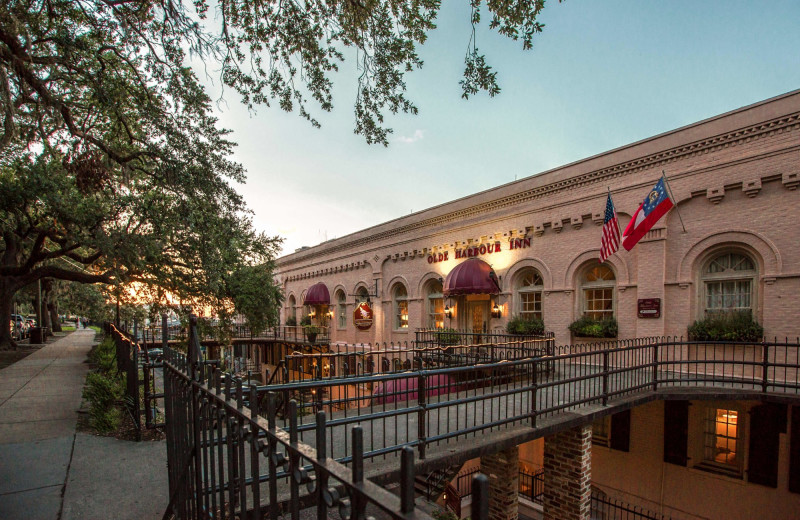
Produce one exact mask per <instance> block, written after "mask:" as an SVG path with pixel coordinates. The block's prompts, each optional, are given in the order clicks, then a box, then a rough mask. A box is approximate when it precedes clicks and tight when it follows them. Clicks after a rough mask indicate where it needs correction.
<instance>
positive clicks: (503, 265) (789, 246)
mask: <svg viewBox="0 0 800 520" xmlns="http://www.w3.org/2000/svg"><path fill="white" fill-rule="evenodd" d="M662 171H664V172H665V173H666V174H667V176H668V177H669V180H670V185H671V187H672V192H673V194H674V197H675V200H676V204H677V209H678V210H679V211H680V214H681V216H682V217H683V222H684V223H685V225H686V231H685V232H684V230H683V227H682V225H681V222H680V219H679V217H678V213H677V211H676V210H675V209H673V210H671V211H670V212H669V213H668V214H667V215H666V216H665V217H664V218H662V219H661V221H660V222H658V224H656V226H655V228H654V229H653V230H651V231H650V232H649V233H648V234H647V236H646V237H645V238H644V239H643V240H642V241H641V242H640V243H639V244H638V245H637V246H636V247H635V248H634V249H633V250H632V251H630V252H627V251H625V250H622V249H621V250H620V251H619V252H618V253H617V254H614V255H612V256H611V258H610V259H609V260H608V264H609V265H610V267H611V269H612V270H613V271H614V275H615V277H616V280H615V282H614V284H615V286H614V314H615V316H616V318H617V321H618V322H619V337H620V338H633V337H644V336H652V335H675V336H681V335H683V336H685V335H686V331H687V327H688V326H689V325H690V324H691V323H692V322H693V321H694V320H696V319H698V318H700V317H702V316H703V314H704V307H703V305H704V304H703V301H704V297H703V287H704V286H703V283H702V282H701V280H700V273H701V270H702V269H703V268H704V266H705V265H707V264H708V262H709V260H710V258H711V255H713V254H714V253H719V252H724V251H728V250H735V251H738V252H741V253H743V254H746V255H747V256H749V257H750V258H751V259H752V261H753V262H754V263H755V264H756V274H755V275H754V277H753V283H754V288H753V303H752V310H753V312H754V315H755V316H756V318H757V319H758V321H760V322H761V323H762V325H763V326H764V328H765V332H766V334H767V335H768V336H779V337H782V336H796V335H797V328H796V325H795V323H794V321H795V320H794V319H793V318H794V317H795V316H796V312H797V311H796V309H797V308H798V307H800V240H798V227H797V222H798V221H799V220H800V204H798V202H800V190H798V189H797V187H798V185H800V91H795V92H792V93H789V94H786V95H783V96H779V97H777V98H773V99H770V100H767V101H764V102H761V103H758V104H755V105H752V106H749V107H745V108H742V109H739V110H736V111H733V112H730V113H727V114H723V115H720V116H717V117H714V118H711V119H708V120H705V121H701V122H698V123H695V124H693V125H689V126H687V127H684V128H680V129H677V130H674V131H672V132H667V133H665V134H662V135H659V136H655V137H652V138H649V139H646V140H643V141H640V142H638V143H634V144H631V145H628V146H625V147H622V148H619V149H616V150H612V151H609V152H606V153H603V154H599V155H597V156H594V157H591V158H588V159H585V160H582V161H578V162H576V163H573V164H570V165H567V166H564V167H561V168H557V169H555V170H551V171H548V172H544V173H541V174H539V175H535V176H532V177H528V178H526V179H522V180H519V181H516V182H513V183H509V184H506V185H503V186H500V187H498V188H494V189H491V190H487V191H485V192H481V193H477V194H475V195H472V196H469V197H465V198H462V199H459V200H456V201H452V202H449V203H446V204H442V205H440V206H437V207H434V208H430V209H427V210H424V211H421V212H418V213H414V214H412V215H409V216H406V217H402V218H399V219H396V220H393V221H390V222H387V223H384V224H380V225H377V226H374V227H371V228H368V229H365V230H363V231H359V232H357V233H353V234H351V235H348V236H345V237H342V238H338V239H335V240H331V241H328V242H325V243H323V244H320V245H318V246H315V247H312V248H308V249H304V250H301V251H298V252H295V253H293V254H289V255H287V256H284V257H282V258H280V259H279V260H278V261H277V266H278V268H277V273H278V278H279V280H280V283H281V284H282V285H283V289H284V293H285V296H286V301H287V302H288V301H290V297H291V298H293V299H294V301H295V307H294V308H292V309H290V308H288V306H286V305H287V304H285V307H284V309H283V310H282V316H281V319H282V322H283V320H285V318H286V316H287V315H291V314H295V315H296V316H297V318H298V320H299V318H300V316H301V314H302V313H303V312H304V311H303V309H302V302H303V294H304V292H305V291H306V290H307V289H308V288H309V287H310V286H311V285H313V284H315V283H317V282H323V283H325V284H326V285H327V287H328V289H329V291H330V294H331V303H332V307H333V310H334V313H335V316H334V318H333V319H332V327H331V339H332V341H334V342H346V343H365V342H370V343H374V342H381V343H383V342H390V341H392V342H401V343H402V342H411V341H413V340H414V330H415V329H416V328H418V327H425V326H427V325H428V318H427V311H428V310H427V305H428V300H427V294H428V289H429V287H430V286H431V284H435V283H436V281H437V279H440V278H444V277H446V276H447V274H448V273H449V272H450V270H452V269H453V268H454V267H455V266H456V265H458V264H459V263H460V262H463V261H464V260H462V259H460V258H456V251H457V250H464V249H465V248H472V247H476V246H477V247H480V246H481V245H487V246H489V245H495V244H497V243H499V244H500V246H501V251H500V252H493V253H491V254H484V255H481V256H480V258H482V259H483V260H485V261H486V262H488V263H490V264H491V265H492V267H493V268H494V270H495V272H496V273H497V275H498V277H499V282H500V288H501V293H500V294H499V295H497V296H492V297H490V298H489V297H487V299H486V300H485V301H474V300H470V299H468V298H466V297H463V296H462V297H459V298H452V299H450V300H447V303H448V305H449V306H450V307H451V308H453V309H454V315H453V317H452V319H448V320H445V326H446V327H453V328H458V329H466V328H470V327H471V325H472V324H471V319H472V317H473V314H472V313H473V312H481V311H480V310H479V309H478V310H475V309H476V308H477V307H481V306H483V311H482V312H483V313H484V323H485V327H486V328H487V329H496V328H504V327H505V324H506V323H507V321H508V320H509V318H511V317H512V316H513V315H515V314H517V313H519V308H518V304H517V303H516V301H515V298H516V296H515V291H516V289H515V284H516V283H517V281H518V279H519V278H520V275H521V273H523V270H524V269H526V268H533V269H536V270H537V271H538V272H539V273H540V274H541V278H542V287H541V295H542V309H543V317H544V322H545V326H546V328H547V330H549V331H552V332H554V333H555V336H556V343H557V344H567V343H570V342H572V341H573V340H574V338H572V337H571V335H570V332H569V330H568V328H567V327H568V325H569V324H570V323H571V322H572V321H574V320H576V319H577V318H579V317H580V316H581V313H582V299H583V291H582V290H581V283H582V277H583V276H584V274H585V272H586V270H587V268H590V267H591V266H594V265H597V258H598V254H599V249H600V237H601V226H602V212H603V211H604V208H605V200H606V195H607V190H608V189H610V191H611V194H612V196H613V198H614V204H615V206H616V208H617V211H618V214H619V220H620V225H621V227H622V228H623V229H624V227H625V225H626V224H627V223H628V221H629V220H630V216H631V214H632V213H633V212H634V211H635V210H636V208H637V207H638V206H639V204H640V203H641V201H642V200H643V199H644V197H645V195H646V194H647V193H648V190H650V189H651V188H652V187H653V185H654V184H655V183H656V182H657V180H658V179H659V177H660V176H661V174H662ZM421 189H424V187H421ZM379 195H380V194H379ZM387 196H388V194H387ZM517 239H522V240H525V239H528V240H529V241H530V242H529V243H530V245H529V246H527V247H523V248H513V249H512V247H511V245H512V243H513V241H514V240H517ZM445 256H446V259H444V257H445ZM434 258H435V260H436V261H433V260H434ZM440 259H441V260H442V261H438V260H440ZM400 285H402V286H403V287H404V288H405V290H406V292H407V295H408V296H407V298H408V299H407V301H408V326H407V327H405V328H397V327H396V326H395V316H394V314H395V307H394V305H393V299H392V294H393V289H394V288H395V287H398V286H400ZM360 288H365V289H367V290H368V292H369V293H370V294H371V300H372V307H373V310H374V314H375V322H374V324H373V326H372V327H371V328H370V329H369V330H367V331H358V330H356V328H355V327H354V326H353V316H352V313H353V310H354V308H355V304H356V299H355V294H356V292H357V291H358V290H359V289H360ZM339 294H343V295H344V297H345V303H346V306H345V308H346V324H345V326H344V327H339V319H338V318H339V316H338V314H339V308H338V306H336V302H337V295H339ZM640 298H660V299H661V309H662V316H661V318H658V319H642V318H637V300H638V299H640ZM495 304H497V305H498V306H499V307H500V308H501V309H502V316H501V317H500V318H492V317H491V316H487V315H486V314H487V310H488V309H489V306H490V305H491V306H494V305H495ZM321 314H322V313H318V315H321Z"/></svg>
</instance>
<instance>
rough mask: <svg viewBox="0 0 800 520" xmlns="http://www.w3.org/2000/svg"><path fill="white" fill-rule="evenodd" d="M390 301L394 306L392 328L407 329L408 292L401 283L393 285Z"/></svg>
mask: <svg viewBox="0 0 800 520" xmlns="http://www.w3.org/2000/svg"><path fill="white" fill-rule="evenodd" d="M392 301H393V304H394V328H395V330H399V329H407V328H408V291H407V290H406V288H405V286H404V285H403V284H401V283H398V284H395V286H394V289H393V290H392Z"/></svg>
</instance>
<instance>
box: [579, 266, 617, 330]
mask: <svg viewBox="0 0 800 520" xmlns="http://www.w3.org/2000/svg"><path fill="white" fill-rule="evenodd" d="M616 286H617V279H616V276H614V271H612V270H611V268H610V267H609V266H608V265H606V264H600V265H594V266H591V267H589V268H587V269H585V270H584V271H583V275H582V276H581V289H580V290H581V303H582V306H583V308H582V309H581V314H583V315H584V316H587V317H589V318H593V319H596V320H602V319H608V318H613V317H614V306H615V305H614V289H615V288H616Z"/></svg>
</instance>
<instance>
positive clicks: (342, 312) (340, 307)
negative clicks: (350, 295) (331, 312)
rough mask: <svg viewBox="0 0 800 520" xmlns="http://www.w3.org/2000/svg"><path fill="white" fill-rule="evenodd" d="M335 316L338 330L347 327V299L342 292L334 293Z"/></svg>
mask: <svg viewBox="0 0 800 520" xmlns="http://www.w3.org/2000/svg"><path fill="white" fill-rule="evenodd" d="M336 314H337V315H338V316H337V318H336V319H337V323H338V325H339V328H340V329H344V328H346V327H347V299H346V296H345V294H344V291H342V290H339V291H336Z"/></svg>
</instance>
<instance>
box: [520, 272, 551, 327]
mask: <svg viewBox="0 0 800 520" xmlns="http://www.w3.org/2000/svg"><path fill="white" fill-rule="evenodd" d="M529 272H534V273H536V275H537V276H538V277H539V280H542V284H541V285H522V280H523V279H524V278H525V277H526V276H527V275H528V273H529ZM522 293H539V299H540V301H541V306H542V310H541V311H540V314H541V316H540V318H541V319H542V320H544V279H543V278H542V273H540V272H539V270H538V269H536V268H534V267H526V268H524V269H522V270H521V271H520V272H519V273H518V274H517V276H516V281H515V283H514V309H513V314H514V315H515V316H522V315H523V314H522V312H523V311H522Z"/></svg>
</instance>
